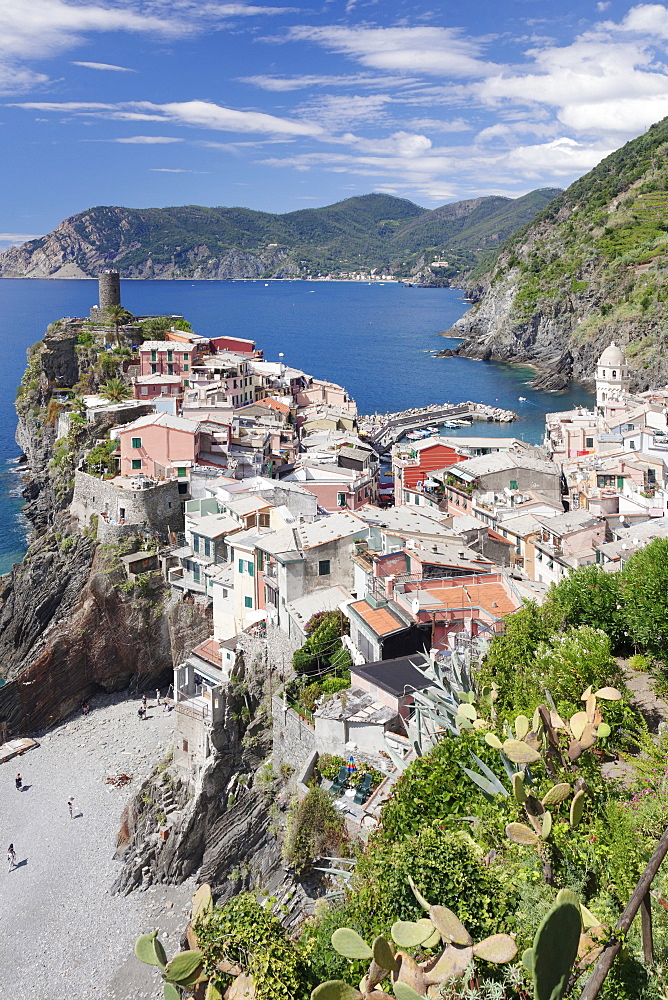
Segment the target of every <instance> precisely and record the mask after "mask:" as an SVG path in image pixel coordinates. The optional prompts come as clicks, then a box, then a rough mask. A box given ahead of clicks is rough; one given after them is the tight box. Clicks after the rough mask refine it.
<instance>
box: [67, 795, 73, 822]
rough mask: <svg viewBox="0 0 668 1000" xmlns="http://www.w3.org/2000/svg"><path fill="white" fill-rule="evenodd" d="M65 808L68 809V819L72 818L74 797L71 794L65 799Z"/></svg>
mask: <svg viewBox="0 0 668 1000" xmlns="http://www.w3.org/2000/svg"><path fill="white" fill-rule="evenodd" d="M67 808H68V809H69V811H70V819H74V797H73V796H71V797H70V798H69V799H68V800H67Z"/></svg>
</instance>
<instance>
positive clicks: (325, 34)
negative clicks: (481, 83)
mask: <svg viewBox="0 0 668 1000" xmlns="http://www.w3.org/2000/svg"><path fill="white" fill-rule="evenodd" d="M288 37H289V38H291V39H293V40H296V41H310V42H316V43H317V44H319V45H322V46H323V48H326V49H331V50H333V51H334V52H341V53H343V54H344V55H347V56H351V57H352V58H353V59H356V60H357V61H358V62H361V63H362V64H363V65H364V66H371V67H373V68H374V69H380V70H392V71H395V72H401V73H420V74H424V73H429V74H436V75H438V76H451V77H459V78H472V79H477V78H479V77H484V76H488V75H489V74H490V73H493V72H496V70H497V69H498V67H497V66H495V65H494V64H493V63H487V62H484V61H482V60H481V59H479V58H478V56H479V55H480V53H481V51H482V48H483V44H482V42H481V41H480V40H478V39H473V38H469V37H465V36H464V35H463V33H462V31H461V30H460V29H458V28H438V27H420V28H364V27H362V28H358V27H355V28H344V27H339V26H337V25H330V26H326V27H321V28H317V27H309V26H307V25H299V26H296V27H294V28H291V29H290V31H289V32H288Z"/></svg>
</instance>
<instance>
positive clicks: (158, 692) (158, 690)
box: [155, 688, 160, 705]
mask: <svg viewBox="0 0 668 1000" xmlns="http://www.w3.org/2000/svg"><path fill="white" fill-rule="evenodd" d="M155 700H156V704H158V705H159V704H160V688H156V689H155Z"/></svg>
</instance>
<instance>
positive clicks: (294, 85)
mask: <svg viewBox="0 0 668 1000" xmlns="http://www.w3.org/2000/svg"><path fill="white" fill-rule="evenodd" d="M238 79H239V82H240V83H249V84H250V85H251V86H253V87H258V88H259V89H260V90H268V91H273V92H275V93H288V92H289V91H291V90H306V89H307V88H309V87H368V88H370V89H377V88H379V87H397V86H404V85H406V84H409V83H417V82H418V81H417V78H411V77H404V76H378V75H375V74H374V75H372V74H370V73H351V74H350V75H348V76H346V75H342V76H333V75H330V76H328V75H322V76H318V75H316V74H304V75H303V76H270V75H262V74H261V75H259V76H241V77H239V78H238Z"/></svg>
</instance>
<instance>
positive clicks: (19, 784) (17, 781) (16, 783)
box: [14, 771, 23, 792]
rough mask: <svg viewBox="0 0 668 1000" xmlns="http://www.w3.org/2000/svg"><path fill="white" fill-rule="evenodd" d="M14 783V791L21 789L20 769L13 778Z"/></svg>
mask: <svg viewBox="0 0 668 1000" xmlns="http://www.w3.org/2000/svg"><path fill="white" fill-rule="evenodd" d="M14 784H15V785H16V791H17V792H20V791H21V789H22V788H23V778H22V777H21V772H20V771H19V773H18V774H17V775H16V777H15V778H14Z"/></svg>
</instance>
